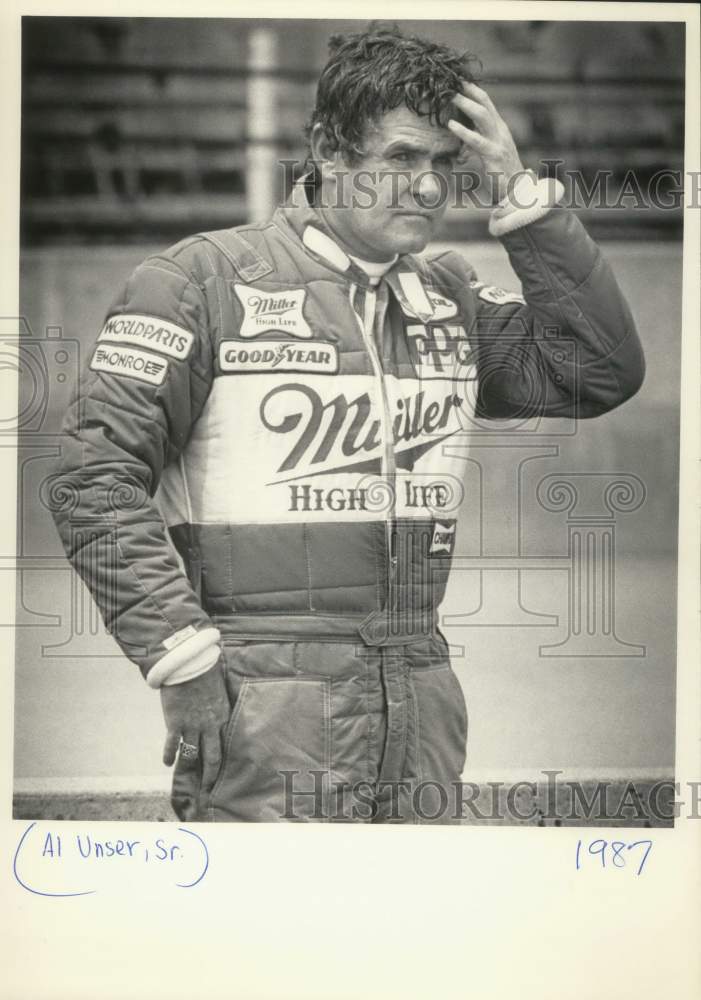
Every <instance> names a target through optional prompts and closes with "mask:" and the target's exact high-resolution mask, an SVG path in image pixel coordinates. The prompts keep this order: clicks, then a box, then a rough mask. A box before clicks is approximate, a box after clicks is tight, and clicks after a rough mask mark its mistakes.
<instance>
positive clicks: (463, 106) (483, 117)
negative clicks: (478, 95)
mask: <svg viewBox="0 0 701 1000" xmlns="http://www.w3.org/2000/svg"><path fill="white" fill-rule="evenodd" d="M453 104H455V106H456V107H458V108H460V110H461V111H464V112H465V114H466V115H467V116H468V118H472V120H473V121H474V122H476V124H477V125H479V126H480V128H488V127H489V125H491V124H492V122H494V115H493V113H492V112H491V111H490V110H489V109H488V108H485V107H484V105H483V104H478V103H477V101H473V100H472V98H471V97H464V96H463V95H462V94H455V95H454V96H453ZM495 124H496V123H495Z"/></svg>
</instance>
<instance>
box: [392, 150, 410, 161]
mask: <svg viewBox="0 0 701 1000" xmlns="http://www.w3.org/2000/svg"><path fill="white" fill-rule="evenodd" d="M392 159H393V160H394V161H395V162H396V163H412V162H413V159H414V154H413V153H408V152H404V153H394V154H393V155H392Z"/></svg>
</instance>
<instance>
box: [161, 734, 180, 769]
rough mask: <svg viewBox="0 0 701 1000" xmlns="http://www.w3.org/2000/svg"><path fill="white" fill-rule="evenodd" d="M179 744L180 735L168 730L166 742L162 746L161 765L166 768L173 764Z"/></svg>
mask: <svg viewBox="0 0 701 1000" xmlns="http://www.w3.org/2000/svg"><path fill="white" fill-rule="evenodd" d="M179 743H180V733H176V732H174V731H173V730H170V729H169V730H168V733H167V735H166V741H165V743H164V744H163V763H164V764H165V766H166V767H171V766H172V765H173V764H174V762H175V754H176V753H177V750H178V744H179Z"/></svg>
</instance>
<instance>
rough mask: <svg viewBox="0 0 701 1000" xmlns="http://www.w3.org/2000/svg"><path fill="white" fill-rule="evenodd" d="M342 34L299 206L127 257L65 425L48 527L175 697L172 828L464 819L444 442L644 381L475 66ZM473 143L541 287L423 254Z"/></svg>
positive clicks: (566, 222)
mask: <svg viewBox="0 0 701 1000" xmlns="http://www.w3.org/2000/svg"><path fill="white" fill-rule="evenodd" d="M330 47H331V56H330V59H329V61H328V63H327V65H326V66H325V68H324V69H323V71H322V74H321V77H320V81H319V85H318V93H317V102H316V107H315V109H314V111H313V115H312V118H311V122H310V126H309V151H310V164H312V168H311V169H310V171H309V172H308V173H307V174H306V176H305V177H304V179H303V180H302V182H301V183H299V184H297V185H296V187H295V189H294V191H293V193H292V196H291V199H290V201H289V202H288V203H287V204H286V205H284V206H283V207H282V208H280V209H278V210H277V211H276V212H275V214H274V216H273V217H272V219H271V220H270V221H268V222H267V223H265V224H264V225H248V226H243V227H239V228H235V229H226V230H222V231H218V232H213V233H201V234H198V235H196V236H192V237H190V238H187V239H185V240H183V241H182V242H180V243H178V244H177V245H176V246H174V247H171V248H170V249H169V250H166V251H165V252H163V253H160V254H155V255H153V256H151V257H149V258H148V259H147V260H146V261H145V262H144V263H143V264H142V265H141V266H139V267H138V268H137V269H136V270H135V271H134V273H133V274H132V275H131V277H130V278H129V280H128V281H127V283H126V285H125V287H124V288H123V289H121V290H120V291H119V293H118V294H117V296H116V298H115V299H114V302H113V304H112V306H111V308H110V309H109V312H108V314H107V318H106V321H105V325H104V327H103V329H102V331H101V332H100V334H99V336H98V338H97V341H96V343H95V346H94V348H93V350H92V353H91V354H90V357H89V362H88V364H87V367H86V370H85V372H84V374H83V377H82V380H81V384H80V390H79V394H78V396H77V398H76V400H75V402H74V404H73V406H72V408H71V410H70V412H69V414H68V417H67V423H66V427H65V432H66V433H65V442H64V446H63V450H62V459H61V465H60V470H59V482H60V485H61V487H62V489H61V495H62V496H63V497H64V498H66V497H69V499H70V502H64V503H63V504H62V505H61V508H60V509H59V510H57V511H56V514H55V517H56V522H57V525H58V528H59V531H60V533H61V536H62V539H63V542H64V545H65V547H66V550H67V553H68V555H69V557H70V559H71V560H72V562H73V565H74V566H75V568H76V569H77V571H78V572H79V573H80V574H81V576H82V577H83V579H84V580H85V581H86V583H87V585H88V586H89V588H90V590H91V592H92V594H93V595H94V598H95V600H96V602H97V604H98V606H99V608H100V610H101V613H102V615H103V618H104V621H105V624H106V627H107V628H108V629H109V630H110V631H111V632H112V633H113V635H114V636H115V638H116V639H117V641H118V642H119V644H120V646H121V648H122V650H123V651H124V653H125V654H126V656H127V657H128V658H130V659H131V660H132V661H134V662H135V663H136V664H138V666H139V667H140V668H141V671H142V672H143V675H144V677H145V678H146V681H147V683H148V685H150V687H152V688H154V689H156V688H157V689H159V690H160V696H161V699H162V707H163V713H164V718H165V724H166V729H167V737H166V742H165V749H164V762H165V763H166V764H167V765H171V764H173V763H174V761H175V760H176V757H177V766H176V769H175V772H174V779H173V796H172V801H173V806H174V809H175V811H176V813H177V815H178V816H179V817H180V818H181V819H183V820H241V821H260V820H264V821H273V820H280V819H290V820H293V819H303V820H335V819H339V820H374V821H377V820H389V821H394V820H402V821H413V822H421V821H423V820H428V819H430V820H434V821H439V822H440V821H444V822H448V821H452V820H453V819H456V818H457V816H456V814H455V808H454V806H453V803H452V798H451V789H455V788H457V787H458V783H459V779H460V775H461V772H462V770H463V766H464V763H465V747H466V739H467V717H466V711H465V703H464V699H463V695H462V691H461V687H460V684H459V682H458V681H457V678H456V676H455V674H454V673H453V671H452V668H451V666H450V663H449V658H448V652H447V646H446V642H445V639H444V638H443V636H442V634H441V633H440V631H439V629H438V608H439V605H440V602H441V599H442V596H443V592H444V589H445V584H446V579H447V574H448V569H449V565H450V560H451V555H452V553H453V551H454V549H455V545H456V537H457V525H458V518H459V515H460V514H461V507H462V506H464V503H465V501H464V498H463V491H462V487H461V484H462V480H463V470H464V463H465V458H466V452H465V449H464V448H455V447H453V448H452V449H451V448H450V447H448V445H449V444H450V443H451V442H455V441H462V440H464V439H465V438H466V436H469V432H470V426H471V422H472V421H474V420H476V419H479V420H484V419H490V418H493V419H497V420H498V419H504V418H509V417H514V416H517V417H519V418H526V417H531V416H533V417H536V416H537V417H570V418H588V417H595V416H598V415H599V414H603V413H606V412H607V411H609V410H611V409H612V408H614V407H616V406H618V405H620V404H621V403H623V402H624V401H625V400H626V399H628V398H629V397H630V396H631V395H633V394H634V393H635V392H636V391H637V389H638V388H639V386H640V384H641V381H642V378H643V357H642V353H641V347H640V344H639V341H638V337H637V334H636V331H635V327H634V323H633V320H632V318H631V314H630V311H629V309H628V306H627V305H626V302H625V301H624V299H623V297H622V295H621V293H620V291H619V289H618V287H617V284H616V281H615V279H614V276H613V274H612V272H611V270H610V268H609V266H608V264H607V263H606V261H605V260H604V258H603V256H602V254H601V252H600V251H599V249H598V248H597V246H596V245H595V244H594V243H593V242H592V241H591V239H590V238H589V237H588V236H587V234H586V232H585V231H584V229H583V227H582V225H581V224H580V222H579V221H578V219H577V218H576V217H575V216H574V215H573V214H572V213H571V212H569V211H568V210H566V209H565V208H564V207H560V206H559V205H558V202H559V201H560V200H561V198H562V196H563V189H562V186H561V185H560V184H559V182H557V181H555V180H547V179H541V180H538V179H537V177H536V175H535V174H533V173H530V172H527V171H525V170H524V167H523V164H522V163H521V160H520V158H519V155H518V152H517V149H516V146H515V144H514V141H513V138H512V136H511V133H510V131H509V128H508V127H507V125H506V123H505V122H504V120H503V119H502V118H501V116H500V115H499V113H498V111H497V110H496V108H495V106H494V104H493V103H492V101H491V99H490V97H489V95H488V94H487V93H486V92H485V90H484V89H482V88H481V87H480V86H478V85H477V84H476V83H475V82H474V80H473V78H472V76H471V73H470V63H469V61H468V59H467V58H465V57H463V56H461V55H459V54H457V53H456V52H453V51H451V50H450V49H449V48H447V47H445V46H442V45H438V44H435V43H433V42H430V41H425V40H422V39H418V38H412V37H405V36H403V35H402V34H400V33H399V32H398V31H397V30H395V29H392V30H387V29H379V30H371V31H368V32H365V33H360V34H354V35H349V36H346V37H335V38H333V39H332V41H331V46H330ZM466 153H467V154H473V155H476V156H478V157H479V158H480V159H481V162H482V167H483V173H484V175H485V176H487V177H490V178H492V179H493V180H494V182H495V184H496V199H495V200H498V204H497V206H496V208H495V209H494V211H493V213H492V215H491V221H490V224H489V230H490V233H491V234H492V236H494V237H496V238H497V239H499V240H500V241H501V243H502V245H503V246H504V248H505V250H506V252H507V254H508V256H509V260H510V262H511V265H512V267H513V269H514V271H515V273H516V275H517V276H518V278H519V280H520V282H521V285H522V294H519V293H515V292H505V291H503V290H501V289H498V288H494V287H492V286H490V285H488V284H485V283H484V282H482V281H481V280H480V279H478V278H477V276H476V274H475V272H474V271H473V269H472V267H471V266H470V265H469V264H468V263H466V261H465V260H464V259H463V258H462V257H461V256H460V255H458V254H456V253H454V252H443V253H437V254H431V253H430V252H429V253H427V254H426V255H424V256H421V257H419V256H414V255H416V254H420V253H421V252H422V251H424V249H425V248H426V246H427V244H428V243H429V241H430V240H431V238H432V237H433V236H434V235H435V234H436V232H437V229H438V226H439V224H440V221H441V217H442V215H443V213H444V211H445V208H446V205H447V201H448V199H447V198H446V197H445V192H446V190H447V189H448V184H449V181H450V179H451V174H452V173H453V171H454V168H455V166H456V162H457V161H458V160H459V159H460V158H461V157H462V156H464V155H465V154H466ZM473 514H474V512H473ZM462 516H464V517H469V516H471V515H470V511H469V510H465V511H464V513H463V515H462ZM76 523H79V524H80V525H81V530H80V532H76V531H75V530H74V527H73V526H74V525H75V524H76ZM86 524H89V525H90V526H91V527H90V532H89V533H88V535H87V536H86V532H85V525H86ZM458 815H459V812H458Z"/></svg>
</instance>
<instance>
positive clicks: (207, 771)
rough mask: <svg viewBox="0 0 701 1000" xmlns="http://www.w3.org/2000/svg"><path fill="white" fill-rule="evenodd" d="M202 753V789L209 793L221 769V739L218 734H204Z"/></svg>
mask: <svg viewBox="0 0 701 1000" xmlns="http://www.w3.org/2000/svg"><path fill="white" fill-rule="evenodd" d="M201 747H202V750H201V753H202V789H203V791H205V792H209V791H211V790H212V788H213V787H214V782H215V781H216V780H217V775H218V774H219V768H220V767H221V759H222V754H221V738H220V735H219V733H218V732H214V733H209V732H207V733H203V734H202V740H201Z"/></svg>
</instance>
